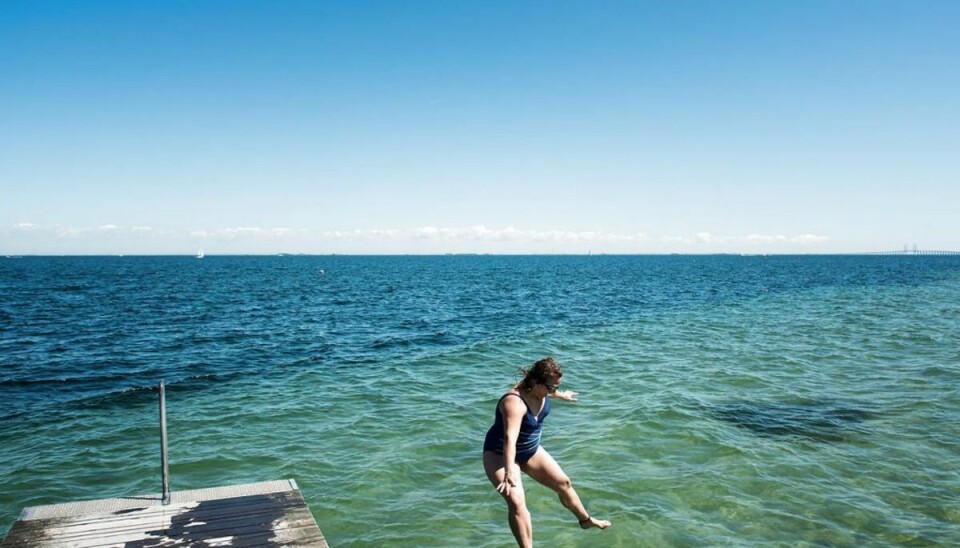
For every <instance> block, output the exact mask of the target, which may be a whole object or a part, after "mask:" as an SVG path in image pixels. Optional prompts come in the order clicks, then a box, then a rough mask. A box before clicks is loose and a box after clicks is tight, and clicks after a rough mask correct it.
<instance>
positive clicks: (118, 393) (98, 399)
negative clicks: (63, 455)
mask: <svg viewBox="0 0 960 548" xmlns="http://www.w3.org/2000/svg"><path fill="white" fill-rule="evenodd" d="M240 375H242V373H241V372H239V371H235V372H229V373H201V374H197V375H191V376H189V377H184V378H183V379H180V380H174V381H172V382H165V383H164V385H165V387H166V389H167V391H168V392H170V393H184V392H196V391H202V390H208V389H209V388H211V386H212V385H213V384H215V383H222V382H228V381H231V380H233V379H235V378H237V377H239V376H240ZM156 391H157V385H156V384H149V385H136V386H129V387H126V388H122V389H118V390H113V391H110V392H107V393H105V394H97V395H94V396H86V397H82V398H78V399H74V400H70V401H68V402H66V404H65V405H67V406H69V407H80V408H84V409H106V408H113V407H131V406H136V405H141V404H143V403H145V402H146V401H148V400H151V399H153V398H154V394H155V393H156Z"/></svg>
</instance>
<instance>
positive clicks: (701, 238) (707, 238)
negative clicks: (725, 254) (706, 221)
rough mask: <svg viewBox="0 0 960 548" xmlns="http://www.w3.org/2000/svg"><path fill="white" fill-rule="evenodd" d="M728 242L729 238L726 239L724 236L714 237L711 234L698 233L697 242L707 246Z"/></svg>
mask: <svg viewBox="0 0 960 548" xmlns="http://www.w3.org/2000/svg"><path fill="white" fill-rule="evenodd" d="M726 240H727V238H724V237H722V236H714V235H713V234H710V233H709V232H698V233H697V241H698V242H703V243H705V244H722V243H724V242H725V241H726Z"/></svg>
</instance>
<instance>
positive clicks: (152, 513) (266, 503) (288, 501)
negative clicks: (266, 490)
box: [11, 493, 306, 532]
mask: <svg viewBox="0 0 960 548" xmlns="http://www.w3.org/2000/svg"><path fill="white" fill-rule="evenodd" d="M300 507H302V508H305V507H306V502H305V501H304V500H303V497H302V496H300V495H299V493H278V494H273V495H266V496H263V495H256V496H251V497H236V498H232V499H225V500H223V501H204V502H200V503H196V502H193V503H181V504H177V505H170V506H155V507H147V508H134V509H126V510H120V511H117V512H112V513H109V514H93V515H86V516H70V517H65V518H48V519H42V520H29V521H21V522H18V525H20V526H22V527H30V528H57V529H62V530H70V529H84V528H87V527H88V526H91V525H93V524H96V525H98V526H99V527H101V528H104V529H107V528H109V527H111V526H113V525H114V524H119V525H121V526H129V525H131V524H133V525H135V524H137V523H138V522H143V521H150V520H161V519H172V518H173V517H174V516H180V515H181V514H184V513H187V512H189V513H190V514H189V519H190V520H192V521H210V520H219V519H223V518H226V517H229V516H231V515H247V514H255V513H258V512H275V511H276V510H278V509H282V510H288V509H295V508H300ZM11 532H12V531H11Z"/></svg>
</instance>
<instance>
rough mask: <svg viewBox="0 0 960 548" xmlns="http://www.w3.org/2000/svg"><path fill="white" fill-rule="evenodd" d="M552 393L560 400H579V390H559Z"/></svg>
mask: <svg viewBox="0 0 960 548" xmlns="http://www.w3.org/2000/svg"><path fill="white" fill-rule="evenodd" d="M551 395H552V396H553V397H554V398H557V399H558V400H566V401H572V402H576V401H577V392H574V391H573V390H557V391H556V392H554V393H553V394H551Z"/></svg>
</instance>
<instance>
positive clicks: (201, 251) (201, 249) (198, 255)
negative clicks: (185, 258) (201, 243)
mask: <svg viewBox="0 0 960 548" xmlns="http://www.w3.org/2000/svg"><path fill="white" fill-rule="evenodd" d="M197 258H198V259H202V258H203V248H202V247H201V248H200V251H197Z"/></svg>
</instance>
